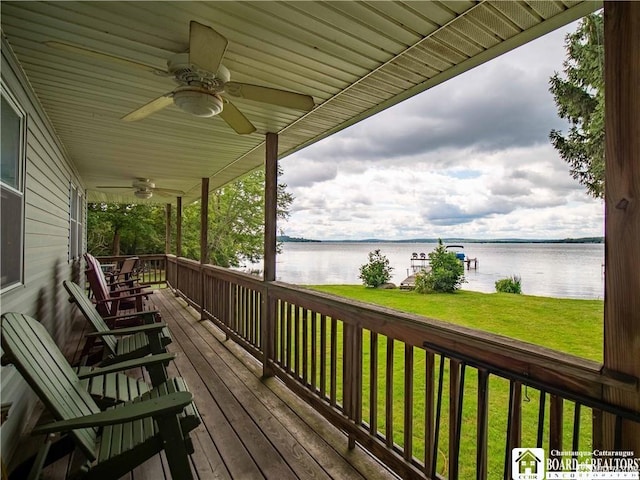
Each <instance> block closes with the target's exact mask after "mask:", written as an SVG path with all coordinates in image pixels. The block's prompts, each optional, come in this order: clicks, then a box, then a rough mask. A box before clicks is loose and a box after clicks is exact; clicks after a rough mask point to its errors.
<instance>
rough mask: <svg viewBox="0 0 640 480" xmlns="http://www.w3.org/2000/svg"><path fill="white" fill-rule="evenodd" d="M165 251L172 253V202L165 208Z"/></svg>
mask: <svg viewBox="0 0 640 480" xmlns="http://www.w3.org/2000/svg"><path fill="white" fill-rule="evenodd" d="M164 218H165V230H164V253H167V254H169V253H171V204H170V203H167V206H166V208H165V217H164Z"/></svg>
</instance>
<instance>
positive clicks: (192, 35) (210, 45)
mask: <svg viewBox="0 0 640 480" xmlns="http://www.w3.org/2000/svg"><path fill="white" fill-rule="evenodd" d="M228 43H229V42H228V41H227V39H226V38H225V37H223V36H222V35H220V34H219V33H218V32H216V31H215V30H214V29H213V28H211V27H208V26H206V25H203V24H201V23H198V22H196V21H194V20H191V23H190V24H189V63H191V64H192V65H195V66H196V67H198V68H199V69H201V70H205V71H207V72H211V73H216V72H217V71H218V67H219V66H220V62H222V57H224V52H225V51H226V50H227V44H228Z"/></svg>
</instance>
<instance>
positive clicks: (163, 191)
mask: <svg viewBox="0 0 640 480" xmlns="http://www.w3.org/2000/svg"><path fill="white" fill-rule="evenodd" d="M96 188H100V189H105V188H116V189H120V190H123V189H126V190H130V189H132V188H133V189H134V192H133V194H134V195H135V196H136V197H137V198H141V199H143V200H146V199H149V198H151V197H153V194H154V193H157V194H158V195H162V196H172V195H175V196H182V195H184V194H185V193H184V192H183V191H182V190H173V189H171V188H159V187H156V184H155V183H153V182H152V181H151V180H149V179H148V178H136V179H135V180H134V181H133V183H132V184H131V186H120V185H98V186H97V187H96Z"/></svg>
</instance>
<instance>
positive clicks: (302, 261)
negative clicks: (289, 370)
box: [276, 242, 604, 299]
mask: <svg viewBox="0 0 640 480" xmlns="http://www.w3.org/2000/svg"><path fill="white" fill-rule="evenodd" d="M435 246H436V245H435V244H430V243H333V242H329V243H325V242H320V243H316V242H313V243H284V244H283V252H282V253H281V254H279V255H278V257H277V267H276V272H277V279H278V280H280V281H283V282H288V283H293V284H299V285H322V284H358V283H361V281H360V279H359V278H358V275H359V269H360V266H361V265H363V264H365V263H366V262H367V261H368V253H369V252H371V251H373V250H375V249H378V248H379V249H380V250H381V253H382V254H384V255H385V256H386V257H387V258H388V259H389V261H390V264H391V266H392V267H393V269H394V270H393V272H392V274H393V277H392V279H391V281H392V282H393V283H395V284H396V285H399V284H400V282H401V281H402V280H404V279H405V278H406V277H407V275H408V269H409V267H410V265H411V260H410V259H411V255H412V254H413V253H418V254H420V253H423V252H424V253H429V252H430V251H432V250H433V249H434V248H435ZM464 247H465V248H464V251H465V253H466V255H467V256H468V257H470V258H474V257H476V258H478V269H477V270H468V271H467V270H465V277H466V279H467V283H464V284H463V286H462V288H463V289H465V290H473V291H478V292H495V286H494V283H495V281H496V280H499V279H501V278H505V277H508V276H511V275H519V276H520V277H521V279H522V293H524V294H527V295H540V296H547V297H563V298H591V299H594V298H596V299H602V298H604V275H603V267H602V265H603V263H604V244H542V243H467V244H464Z"/></svg>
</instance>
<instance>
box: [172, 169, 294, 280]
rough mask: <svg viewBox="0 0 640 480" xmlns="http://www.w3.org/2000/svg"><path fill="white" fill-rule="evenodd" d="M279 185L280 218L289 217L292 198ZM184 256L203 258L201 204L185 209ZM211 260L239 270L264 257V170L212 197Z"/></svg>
mask: <svg viewBox="0 0 640 480" xmlns="http://www.w3.org/2000/svg"><path fill="white" fill-rule="evenodd" d="M286 187H287V186H286V184H278V212H277V218H278V219H280V220H284V219H286V218H288V216H289V208H290V206H291V203H292V202H293V196H292V195H291V194H290V193H288V192H287V191H286ZM182 222H183V223H182V228H183V240H182V246H183V247H182V248H183V252H182V253H183V255H184V256H185V257H188V258H193V259H196V260H197V259H199V258H200V244H199V242H200V236H199V231H200V202H196V203H194V204H192V205H189V206H187V207H186V208H184V209H183V220H182ZM208 237H209V241H208V245H207V248H208V253H209V261H210V262H211V263H213V264H214V265H219V266H222V267H227V268H228V267H237V266H240V265H241V263H242V262H243V261H249V262H257V261H259V260H260V259H261V258H262V256H263V255H264V171H262V170H256V171H254V172H252V173H249V174H248V175H246V176H244V177H242V178H241V179H239V180H236V181H235V182H232V183H230V184H228V185H226V186H224V187H222V188H220V189H218V190H216V191H215V192H213V193H212V194H210V198H209V231H208Z"/></svg>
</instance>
